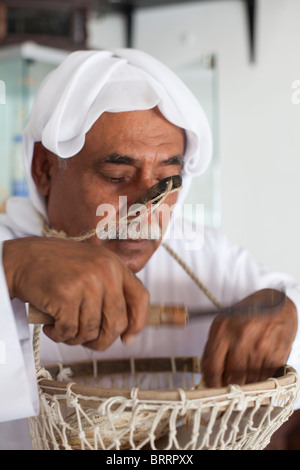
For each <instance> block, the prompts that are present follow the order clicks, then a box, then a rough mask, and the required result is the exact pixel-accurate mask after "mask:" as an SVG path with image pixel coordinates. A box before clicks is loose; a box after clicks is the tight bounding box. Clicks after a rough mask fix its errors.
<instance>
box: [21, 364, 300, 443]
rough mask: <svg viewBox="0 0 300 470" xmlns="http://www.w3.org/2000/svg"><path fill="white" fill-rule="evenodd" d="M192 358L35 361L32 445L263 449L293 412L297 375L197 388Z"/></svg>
mask: <svg viewBox="0 0 300 470" xmlns="http://www.w3.org/2000/svg"><path fill="white" fill-rule="evenodd" d="M200 363H201V359H200V358H197V357H182V358H156V359H136V360H133V359H132V360H127V359H126V360H124V359H120V360H110V361H94V362H86V363H74V364H64V365H62V364H59V365H56V366H53V367H48V368H47V369H46V368H43V367H39V366H38V367H37V374H38V381H39V393H40V415H39V416H38V417H34V418H30V420H29V421H30V430H31V436H32V442H33V448H34V449H38V450H64V449H66V450H71V449H74V450H77V449H80V450H104V449H105V450H111V449H115V450H118V449H122V450H123V449H153V450H157V449H159V450H168V449H172V450H177V449H179V450H183V449H185V450H186V449H188V450H196V449H199V450H200V449H211V450H218V449H219V450H222V449H227V450H250V449H256V450H260V449H264V448H265V447H266V446H267V445H268V443H269V442H270V438H271V436H272V434H273V433H274V432H275V431H276V430H277V429H278V428H279V427H280V426H281V425H282V424H283V422H285V421H286V420H287V419H288V418H289V416H290V415H291V414H292V412H293V407H294V403H295V400H296V398H297V396H298V393H299V381H298V378H297V374H296V372H295V371H294V369H292V368H291V367H288V366H286V367H285V368H283V369H282V370H281V371H280V373H279V376H278V377H276V378H275V377H274V378H271V379H269V380H267V381H264V382H260V383H256V384H251V385H245V386H242V387H238V386H235V385H232V386H228V387H226V388H220V389H207V388H201V387H199V383H201V371H200Z"/></svg>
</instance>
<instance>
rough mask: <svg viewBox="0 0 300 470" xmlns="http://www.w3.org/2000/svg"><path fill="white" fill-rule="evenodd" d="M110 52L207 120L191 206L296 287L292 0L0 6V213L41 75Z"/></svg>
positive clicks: (296, 56)
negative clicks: (195, 104) (172, 78)
mask: <svg viewBox="0 0 300 470" xmlns="http://www.w3.org/2000/svg"><path fill="white" fill-rule="evenodd" d="M118 47H135V48H138V49H141V50H144V51H145V52H148V53H150V54H152V55H153V56H155V57H156V58H158V59H160V60H161V61H162V62H164V63H165V64H166V65H168V66H169V67H170V68H171V69H173V70H174V71H175V72H176V73H177V74H178V75H179V76H180V77H181V78H182V79H183V80H184V81H185V82H186V84H187V85H188V86H189V87H190V88H191V90H192V91H193V92H194V94H195V95H196V96H197V98H198V99H199V100H200V102H201V104H202V106H203V108H204V110H205V112H206V114H207V116H208V119H209V121H210V124H211V128H212V133H213V138H214V155H213V161H212V164H211V166H210V168H209V169H208V171H207V172H206V173H205V174H204V175H203V176H201V177H199V178H197V179H196V180H195V182H194V184H193V186H192V188H191V191H190V193H189V195H188V200H187V202H191V203H194V204H195V203H202V204H204V208H205V213H204V219H205V223H207V224H209V225H212V226H214V227H217V228H221V229H222V230H223V231H224V232H225V233H226V234H227V235H228V237H229V238H230V239H231V240H232V241H233V242H235V243H237V244H239V245H242V246H244V247H246V248H248V250H249V251H250V252H251V253H252V254H253V256H254V257H255V258H256V259H257V260H258V261H259V262H261V263H262V264H264V265H265V266H266V267H268V268H270V269H272V270H277V271H284V272H287V273H289V274H291V275H292V276H293V277H294V278H295V279H296V280H297V281H299V282H300V263H299V261H298V255H299V253H300V250H299V240H300V218H299V210H298V207H299V205H300V184H299V176H300V132H299V124H300V2H299V0H198V1H197V0H194V1H186V0H177V1H176V0H173V1H172V0H161V1H156V0H152V1H151V0H127V1H122V0H94V1H93V0H87V1H84V0H60V1H58V0H57V1H56V0H53V1H47V0H45V1H42V2H41V1H39V0H28V1H27V0H11V1H10V0H7V1H1V0H0V210H2V211H3V210H5V200H6V199H7V197H8V196H10V195H26V193H27V188H26V183H25V181H24V176H23V170H22V165H21V160H20V153H21V145H22V129H23V127H24V124H25V123H26V119H27V117H28V113H29V111H30V108H31V105H32V101H33V98H34V96H35V94H36V91H37V88H38V86H39V84H40V83H41V81H42V80H43V78H44V77H45V76H46V75H47V74H48V73H49V71H51V70H52V69H53V68H54V67H56V66H57V65H58V64H59V63H60V62H61V60H62V59H63V58H64V57H65V56H66V54H68V53H69V52H70V51H73V50H78V49H89V48H93V49H102V48H118ZM189 216H190V217H192V218H195V217H196V215H195V214H194V213H193V212H191V214H189ZM296 424H297V423H296ZM293 436H294V437H293V439H294V440H295V442H296V444H291V442H292V441H291V439H292V438H290V441H289V444H286V440H285V441H283V440H282V439H285V438H281V444H280V445H281V446H282V447H283V448H284V446H286V445H289V446H293V445H295V446H299V440H300V430H299V429H298V430H297V431H296V432H295V431H293ZM295 436H296V437H295ZM297 439H298V441H297ZM296 448H300V446H299V447H296Z"/></svg>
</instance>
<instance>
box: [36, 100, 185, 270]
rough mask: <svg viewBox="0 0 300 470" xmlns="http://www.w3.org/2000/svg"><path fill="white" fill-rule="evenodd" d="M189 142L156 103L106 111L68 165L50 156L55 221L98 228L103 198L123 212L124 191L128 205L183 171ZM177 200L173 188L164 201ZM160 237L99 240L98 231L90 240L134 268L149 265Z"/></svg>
mask: <svg viewBox="0 0 300 470" xmlns="http://www.w3.org/2000/svg"><path fill="white" fill-rule="evenodd" d="M184 146H185V138H184V131H183V130H182V129H180V128H179V127H176V126H174V125H172V124H171V123H169V122H168V121H167V120H166V119H165V118H164V117H163V116H162V115H161V114H160V112H159V111H158V110H157V109H154V110H147V111H131V112H124V113H104V114H103V115H102V116H101V117H100V118H99V119H98V120H97V121H96V123H95V124H94V125H93V127H92V128H91V130H90V131H89V132H88V133H87V135H86V141H85V145H84V147H83V149H82V150H81V151H80V152H79V153H78V154H77V155H76V156H75V157H74V158H71V159H69V160H68V161H67V166H66V168H60V167H59V165H58V163H57V159H56V158H54V157H53V155H50V156H49V159H50V161H51V170H50V172H49V173H50V182H51V183H50V185H49V191H48V192H47V194H46V196H47V204H48V216H49V222H50V224H51V226H52V227H54V228H56V229H57V230H64V231H65V232H66V233H67V234H68V235H69V236H79V235H81V234H82V233H85V232H88V231H90V230H93V229H95V228H96V227H97V224H98V223H99V220H100V219H99V217H98V216H97V215H96V210H97V207H98V206H99V205H100V204H112V205H113V206H114V207H115V208H116V212H117V214H118V212H119V196H126V197H127V202H128V207H129V206H130V205H132V204H133V203H134V202H135V201H136V200H137V199H138V197H139V196H140V195H141V194H142V193H143V192H144V191H145V190H146V189H148V188H149V187H151V186H153V185H154V184H155V183H157V182H158V181H160V180H161V179H163V178H166V177H167V176H172V175H176V174H179V173H180V172H181V169H182V163H183V154H184ZM51 158H52V160H51ZM44 195H45V194H44ZM176 200H177V195H176V193H174V194H171V195H169V196H168V197H167V199H166V200H165V203H166V204H168V205H170V206H172V205H173V204H175V202H176ZM160 225H161V222H160ZM161 228H162V227H161ZM164 230H165V227H164V228H163V230H162V231H164ZM160 241H161V240H155V241H154V240H150V239H137V240H132V239H125V240H118V239H115V240H100V239H99V238H98V237H97V236H94V237H92V238H91V239H89V240H88V242H89V243H93V244H97V245H101V244H103V246H105V247H107V248H109V249H111V250H112V251H114V252H115V253H116V254H117V255H118V256H119V257H120V258H121V259H122V260H123V261H124V262H125V264H126V265H127V266H128V267H129V268H130V269H131V270H132V271H133V272H138V271H139V270H140V269H142V268H143V267H144V265H145V264H146V262H147V261H148V260H149V258H150V257H151V256H152V254H153V253H154V251H155V250H156V248H157V247H158V245H159V243H160Z"/></svg>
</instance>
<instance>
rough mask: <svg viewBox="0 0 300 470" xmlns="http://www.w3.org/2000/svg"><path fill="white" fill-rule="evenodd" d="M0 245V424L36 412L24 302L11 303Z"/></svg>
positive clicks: (36, 397)
mask: <svg viewBox="0 0 300 470" xmlns="http://www.w3.org/2000/svg"><path fill="white" fill-rule="evenodd" d="M2 250H3V242H0V260H1V263H0V422H3V421H10V420H15V419H20V418H26V417H29V416H34V415H36V414H37V413H38V410H39V400H38V392H37V385H36V375H35V365H34V357H33V348H32V339H31V334H30V328H29V326H28V322H27V314H26V309H25V305H24V303H22V302H21V301H19V300H18V299H14V300H13V301H11V300H10V297H9V293H8V289H7V284H6V278H5V273H4V269H3V262H2Z"/></svg>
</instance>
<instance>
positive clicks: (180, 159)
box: [162, 155, 184, 168]
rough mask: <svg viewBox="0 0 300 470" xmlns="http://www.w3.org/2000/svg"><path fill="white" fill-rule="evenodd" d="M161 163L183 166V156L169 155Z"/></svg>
mask: <svg viewBox="0 0 300 470" xmlns="http://www.w3.org/2000/svg"><path fill="white" fill-rule="evenodd" d="M162 163H163V165H180V166H181V167H182V168H183V165H184V157H183V156H182V155H174V157H170V158H168V159H167V160H164V161H163V162H162Z"/></svg>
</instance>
